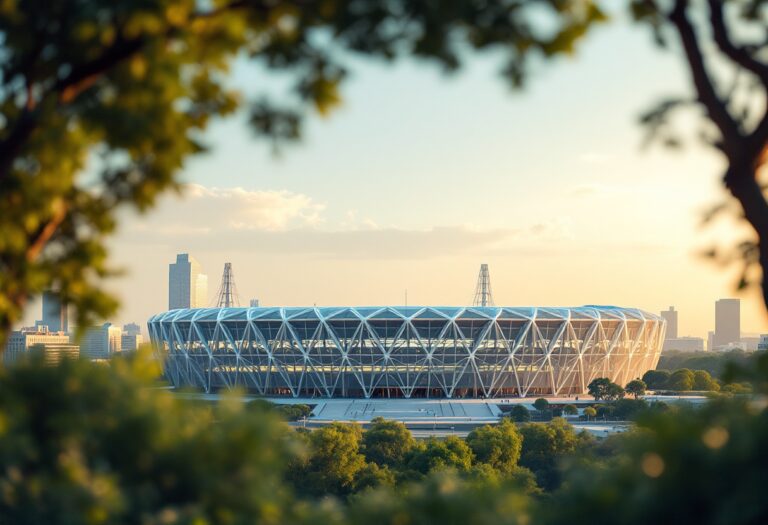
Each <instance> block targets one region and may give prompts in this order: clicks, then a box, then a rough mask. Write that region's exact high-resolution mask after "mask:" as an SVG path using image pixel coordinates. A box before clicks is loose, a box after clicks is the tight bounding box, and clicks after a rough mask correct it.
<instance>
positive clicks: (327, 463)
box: [293, 423, 366, 496]
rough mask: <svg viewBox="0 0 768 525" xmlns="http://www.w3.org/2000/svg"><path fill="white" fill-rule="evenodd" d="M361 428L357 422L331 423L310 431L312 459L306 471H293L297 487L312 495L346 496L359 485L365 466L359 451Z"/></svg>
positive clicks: (310, 457) (310, 456) (310, 458)
mask: <svg viewBox="0 0 768 525" xmlns="http://www.w3.org/2000/svg"><path fill="white" fill-rule="evenodd" d="M362 433H363V431H362V429H361V428H360V426H358V425H354V424H347V423H332V424H330V425H327V426H324V427H322V428H319V429H317V430H313V431H312V433H311V434H310V435H309V460H308V462H307V466H306V469H305V471H304V472H300V473H294V474H293V479H294V481H295V483H296V485H297V487H298V488H299V489H300V490H301V491H304V492H306V493H307V494H311V495H313V496H323V495H326V494H335V495H338V496H345V495H348V494H350V493H352V492H353V491H354V490H355V488H356V486H357V478H358V476H359V475H361V474H362V473H363V472H364V469H365V468H366V463H365V458H364V457H363V455H362V454H361V453H360V441H361V439H362Z"/></svg>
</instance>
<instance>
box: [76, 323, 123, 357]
mask: <svg viewBox="0 0 768 525" xmlns="http://www.w3.org/2000/svg"><path fill="white" fill-rule="evenodd" d="M122 335H123V331H122V330H121V329H120V327H119V326H112V323H104V324H103V325H102V326H94V327H91V328H88V329H87V330H86V331H85V335H83V340H82V342H81V343H80V355H81V356H82V357H85V358H88V359H109V358H110V357H112V355H114V354H116V353H118V352H120V351H122Z"/></svg>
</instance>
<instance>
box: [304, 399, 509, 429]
mask: <svg viewBox="0 0 768 525" xmlns="http://www.w3.org/2000/svg"><path fill="white" fill-rule="evenodd" d="M500 416H501V411H500V410H499V408H498V407H497V406H496V404H495V403H488V402H477V401H474V400H473V402H464V401H453V400H450V399H392V400H389V399H330V400H323V401H321V402H319V403H317V405H316V406H315V408H314V410H313V411H312V420H313V421H318V422H320V421H356V422H360V423H365V422H369V421H371V420H372V419H373V418H376V417H383V418H384V419H396V420H398V421H403V422H413V423H417V422H423V423H432V422H435V421H440V422H441V423H443V424H445V423H450V422H454V423H469V422H477V423H490V422H496V421H498V420H499V417H500Z"/></svg>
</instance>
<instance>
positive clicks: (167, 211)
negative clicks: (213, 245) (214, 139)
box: [128, 184, 325, 236]
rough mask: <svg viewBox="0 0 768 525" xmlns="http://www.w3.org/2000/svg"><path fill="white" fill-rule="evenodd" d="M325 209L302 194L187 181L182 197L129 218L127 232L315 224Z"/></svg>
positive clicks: (178, 233) (273, 228)
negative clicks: (147, 212) (220, 186)
mask: <svg viewBox="0 0 768 525" xmlns="http://www.w3.org/2000/svg"><path fill="white" fill-rule="evenodd" d="M324 210H325V205H324V204H321V203H318V202H315V201H314V200H313V199H312V198H311V197H309V196H307V195H303V194H301V193H293V192H290V191H285V190H280V191H274V190H269V191H248V190H245V189H243V188H207V187H205V186H201V185H199V184H188V185H186V186H185V187H184V190H183V192H182V196H181V198H178V197H176V198H170V199H166V200H164V201H163V202H160V203H159V205H158V206H157V208H156V210H154V211H153V212H151V213H150V214H148V215H146V216H144V217H140V218H138V219H136V220H133V221H131V224H130V226H129V228H128V232H129V233H131V232H142V233H147V232H151V233H152V234H155V235H156V234H158V233H162V234H164V235H167V236H183V235H185V234H187V235H204V234H207V233H216V232H220V231H226V230H244V231H282V230H286V229H289V228H297V227H315V226H318V225H320V224H322V223H323V220H324V219H323V211H324Z"/></svg>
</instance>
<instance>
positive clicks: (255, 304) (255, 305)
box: [250, 299, 259, 308]
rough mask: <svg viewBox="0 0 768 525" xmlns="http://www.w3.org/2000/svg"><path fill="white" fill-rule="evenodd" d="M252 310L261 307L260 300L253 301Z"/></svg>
mask: <svg viewBox="0 0 768 525" xmlns="http://www.w3.org/2000/svg"><path fill="white" fill-rule="evenodd" d="M250 304H251V308H258V307H259V300H258V299H251V303H250Z"/></svg>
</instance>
